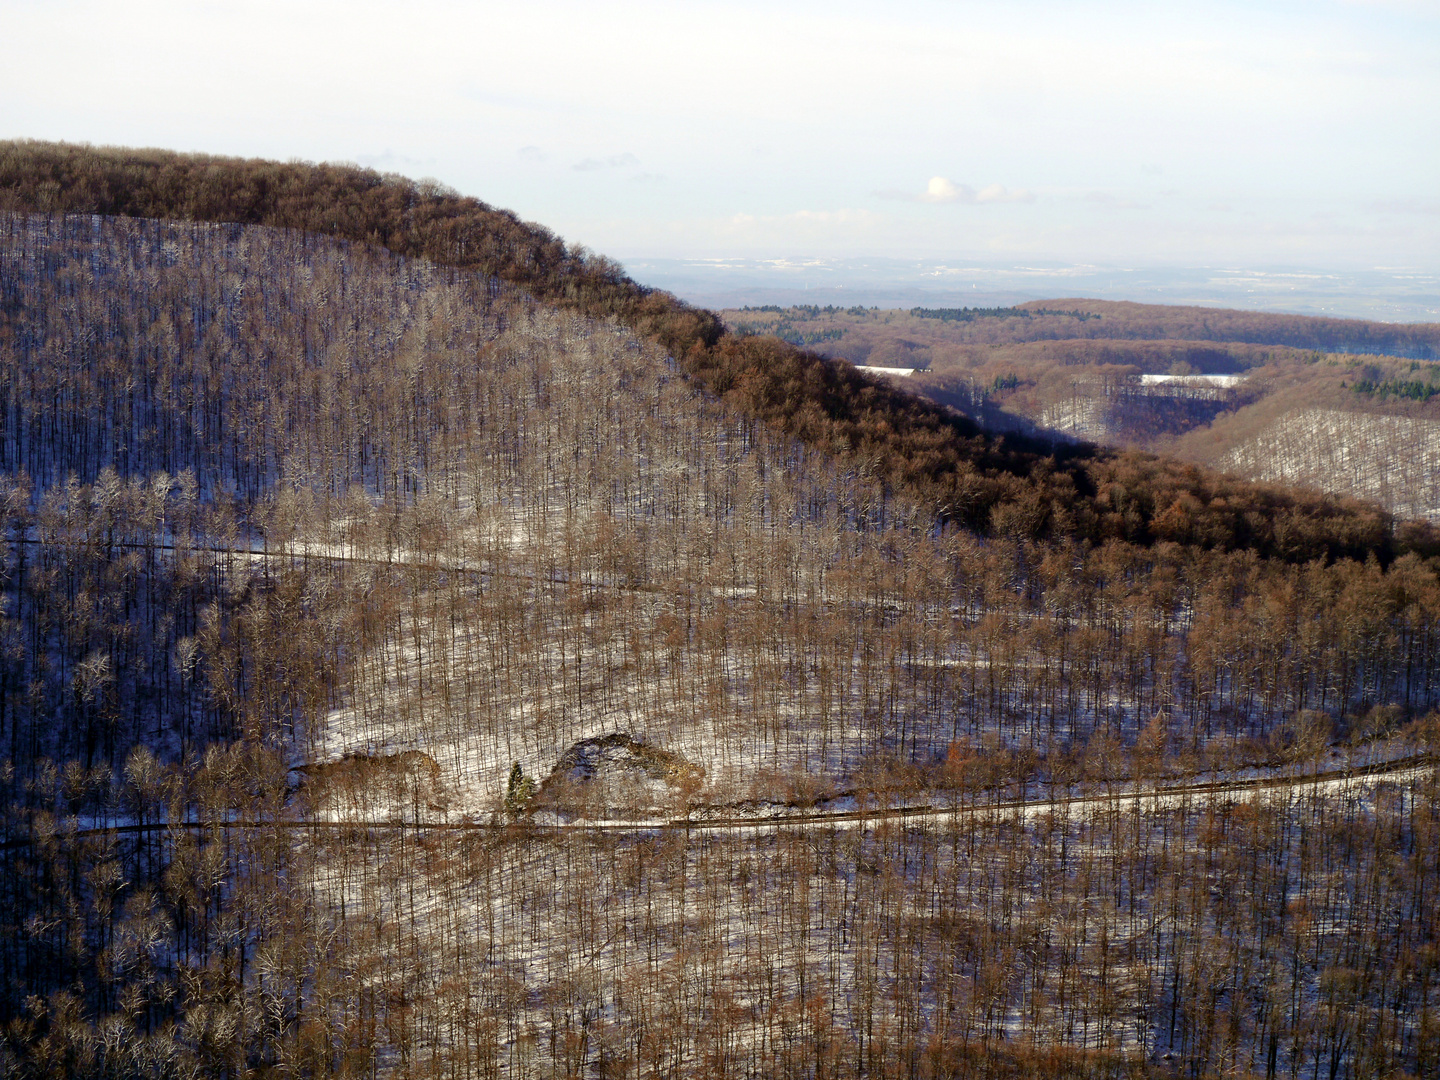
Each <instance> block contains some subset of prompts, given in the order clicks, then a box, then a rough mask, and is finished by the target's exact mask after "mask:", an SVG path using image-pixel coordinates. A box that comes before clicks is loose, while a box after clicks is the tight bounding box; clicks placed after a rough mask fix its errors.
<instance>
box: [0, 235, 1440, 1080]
mask: <svg viewBox="0 0 1440 1080" xmlns="http://www.w3.org/2000/svg"><path fill="white" fill-rule="evenodd" d="M0 363H3V365H4V375H3V380H0V473H3V488H0V501H3V506H4V514H5V517H4V525H3V527H4V530H5V533H4V546H3V554H4V564H3V599H4V606H3V621H0V756H3V757H4V758H6V759H7V760H6V763H5V765H4V768H3V773H0V783H3V785H4V788H5V791H4V804H5V806H6V811H5V819H4V838H3V842H0V897H3V903H0V985H3V994H0V1021H3V1023H4V1041H3V1044H0V1068H3V1069H4V1070H5V1071H6V1074H7V1075H17V1076H27V1077H28V1076H57V1077H58V1076H79V1075H84V1076H97V1077H99V1076H106V1077H110V1076H157V1075H173V1076H197V1075H206V1076H210V1075H214V1076H227V1077H231V1076H233V1077H239V1076H332V1075H334V1076H357V1077H358V1076H378V1075H386V1076H392V1075H393V1076H417V1077H418V1076H459V1077H501V1076H505V1077H549V1076H597V1077H600V1076H603V1077H627V1076H633V1077H650V1076H687V1077H689V1076H693V1077H704V1076H716V1077H720V1076H726V1077H728V1076H753V1077H773V1076H797V1077H799V1076H803V1077H815V1078H820V1077H851V1076H855V1077H861V1076H864V1077H891V1076H894V1077H902V1076H903V1077H949V1076H956V1077H959V1076H977V1077H978V1076H1016V1077H1019V1076H1036V1075H1039V1076H1055V1077H1062V1076H1067V1077H1068V1076H1073V1077H1092V1076H1094V1077H1099V1076H1116V1077H1120V1076H1125V1077H1129V1076H1151V1075H1154V1076H1171V1075H1176V1076H1180V1075H1183V1076H1220V1075H1254V1076H1261V1075H1264V1076H1267V1077H1271V1076H1287V1077H1300V1076H1304V1077H1311V1078H1315V1080H1318V1077H1319V1076H1321V1075H1322V1074H1323V1075H1324V1076H1326V1077H1329V1078H1330V1080H1336V1078H1339V1077H1347V1078H1349V1077H1369V1076H1376V1077H1378V1076H1402V1075H1410V1076H1416V1077H1420V1076H1429V1075H1435V1074H1436V1072H1437V1071H1440V938H1437V934H1440V919H1437V915H1436V902H1435V898H1436V896H1437V894H1440V776H1437V769H1436V765H1435V759H1434V757H1433V754H1434V751H1435V749H1436V746H1435V744H1436V741H1437V738H1440V728H1437V718H1436V716H1435V714H1434V712H1433V710H1434V709H1435V707H1436V705H1437V704H1440V702H1437V698H1440V680H1437V677H1436V676H1437V673H1440V633H1437V631H1440V581H1437V573H1436V564H1435V562H1434V561H1433V560H1431V559H1426V558H1424V557H1423V556H1422V554H1421V553H1417V552H1414V551H1411V552H1408V553H1404V554H1400V555H1398V557H1389V558H1386V559H1385V560H1381V559H1379V558H1375V557H1371V558H1369V559H1368V560H1355V559H1343V558H1342V559H1331V560H1326V559H1323V558H1316V559H1313V560H1311V561H1304V560H1291V561H1283V560H1281V559H1278V558H1264V557H1261V556H1260V555H1258V554H1257V553H1256V552H1255V551H1253V550H1249V549H1246V548H1244V547H1239V546H1235V545H1231V546H1228V547H1227V546H1225V545H1216V546H1212V547H1209V548H1207V547H1202V546H1200V545H1199V544H1191V543H1176V542H1168V541H1161V542H1157V543H1151V544H1144V545H1142V544H1135V543H1129V542H1126V541H1125V540H1123V539H1119V538H1112V539H1109V540H1107V541H1105V542H1103V543H1095V542H1092V541H1091V540H1089V539H1065V538H1063V537H1061V538H1057V537H1055V536H1053V535H1048V534H1047V535H1043V536H1041V534H1040V531H1039V530H1035V529H1027V528H1022V527H1014V528H1008V527H1005V524H1006V521H1007V520H1009V519H1007V517H1006V515H1009V518H1014V519H1018V518H1019V517H1021V516H1023V514H1024V513H1025V512H1026V510H1025V504H1024V503H1023V502H1021V503H1018V504H1016V505H1015V506H1011V507H1005V506H1002V507H1001V508H1000V511H999V512H998V513H997V515H995V516H992V519H991V520H992V523H993V524H994V525H995V526H996V527H995V528H993V529H991V530H988V531H986V532H983V533H982V532H978V531H975V530H973V529H970V528H967V527H965V526H964V524H963V523H962V522H960V521H958V520H956V519H955V518H954V516H950V517H944V516H937V515H936V513H935V512H934V509H933V507H931V506H929V505H927V504H926V503H925V501H924V500H922V499H919V498H914V497H911V496H910V495H907V494H906V492H905V490H904V489H903V488H901V487H899V486H897V485H894V484H890V483H888V482H886V481H885V478H884V477H883V476H881V475H878V473H879V470H878V469H875V468H869V467H867V466H866V465H865V463H864V461H863V460H861V461H857V460H856V459H855V458H854V457H853V456H850V457H847V456H843V455H835V454H829V453H825V452H821V451H820V450H817V449H815V448H813V447H811V446H807V445H806V444H805V443H803V442H801V441H799V440H798V439H796V438H793V437H791V436H790V435H787V434H785V433H783V432H782V431H780V430H778V429H777V426H776V425H774V424H768V423H766V422H764V421H762V420H760V419H757V417H756V415H755V414H754V413H753V412H746V411H742V410H741V409H739V408H737V407H736V404H735V402H734V401H733V400H731V399H728V398H727V399H725V400H721V399H719V398H717V397H716V396H714V395H713V394H711V393H709V392H707V391H706V390H705V388H704V387H703V386H701V385H700V384H699V383H698V382H697V381H696V380H695V379H693V378H692V377H691V376H689V375H687V374H686V373H685V371H684V370H683V368H682V367H681V366H680V365H679V364H678V363H677V362H676V361H675V360H673V359H672V358H671V357H670V356H668V355H667V354H666V352H665V350H663V349H662V348H660V347H659V346H657V345H656V344H654V343H653V342H651V341H649V340H646V339H644V338H641V337H639V336H637V335H636V334H635V332H634V331H633V330H632V329H630V328H628V327H626V326H625V325H622V324H620V323H619V322H615V321H608V322H607V321H604V320H596V319H588V320H587V319H585V318H582V317H581V316H580V315H578V314H575V313H567V312H564V311H560V310H557V309H555V308H552V307H548V306H545V305H543V304H541V303H539V302H537V301H536V300H534V299H533V298H531V297H530V296H527V295H526V294H524V293H522V292H520V291H519V290H517V289H516V288H514V287H513V286H512V285H509V284H506V283H504V282H502V281H501V280H499V279H497V278H494V277H491V276H489V275H486V274H481V273H476V272H473V271H468V270H459V269H453V268H447V267H443V266H436V265H433V264H431V263H428V262H426V261H423V260H420V259H415V258H401V257H398V256H396V255H393V254H390V253H389V252H387V251H385V250H384V249H380V248H375V247H370V246H367V245H363V244H358V243H357V244H346V243H344V242H341V241H337V240H334V239H330V238H324V237H319V236H317V235H315V234H313V233H307V232H300V231H288V230H282V229H269V228H262V227H258V226H239V225H211V224H200V223H188V222H187V223H161V222H155V221H145V220H138V219H130V218H111V217H99V216H91V215H74V214H72V215H60V214H56V215H47V214H17V213H12V214H6V215H4V216H3V217H0ZM819 422H820V421H819V420H816V423H817V424H818V423H819ZM1109 497H1111V498H1112V499H1113V500H1118V505H1119V511H1118V512H1121V513H1123V512H1124V510H1125V505H1124V501H1123V497H1122V496H1121V495H1118V494H1115V493H1114V492H1112V493H1111V495H1110V496H1109ZM1223 501H1224V500H1223V499H1222V500H1221V502H1222V503H1223ZM1201 511H1202V508H1201V507H1200V506H1199V505H1198V504H1196V506H1194V507H1190V506H1188V505H1187V504H1185V503H1184V502H1183V499H1181V498H1179V497H1177V499H1176V503H1175V506H1174V507H1172V508H1171V511H1170V512H1172V513H1173V514H1175V515H1179V516H1182V517H1183V516H1185V515H1187V514H1193V515H1194V516H1196V517H1199V516H1201ZM1255 528H1256V529H1257V530H1258V529H1259V528H1260V526H1259V524H1256V525H1255ZM1392 554H1393V553H1392ZM606 736H610V737H612V738H611V740H610V742H608V743H605V744H604V745H605V746H606V747H608V748H610V749H609V751H607V752H611V753H612V758H610V759H607V760H610V761H612V766H610V767H608V771H607V768H600V769H598V770H592V771H588V772H587V771H586V770H585V769H581V768H578V767H572V765H573V763H574V762H575V761H577V760H579V759H578V758H576V757H575V754H576V752H577V751H576V747H577V745H586V746H588V745H594V746H599V745H600V743H598V742H596V740H602V739H603V738H604V737H606ZM587 741H588V742H587ZM597 752H598V751H597ZM567 754H569V756H568V757H567ZM625 755H628V757H626V756H625ZM614 762H618V764H613V763H614ZM557 765H559V766H560V767H559V768H557ZM1252 780H1253V781H1261V782H1257V783H1255V784H1253V785H1252V786H1248V787H1246V786H1244V783H1245V782H1248V781H1252Z"/></svg>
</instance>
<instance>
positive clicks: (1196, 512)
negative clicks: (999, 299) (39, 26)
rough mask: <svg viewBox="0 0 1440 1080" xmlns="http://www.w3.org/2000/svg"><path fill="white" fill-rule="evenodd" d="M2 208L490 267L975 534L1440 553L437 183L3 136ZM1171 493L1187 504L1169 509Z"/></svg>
mask: <svg viewBox="0 0 1440 1080" xmlns="http://www.w3.org/2000/svg"><path fill="white" fill-rule="evenodd" d="M0 209H11V210H25V211H44V212H49V211H76V212H84V213H105V214H124V215H130V216H138V217H164V218H179V219H188V220H221V221H235V222H241V223H255V224H264V225H270V226H276V227H281V228H295V229H306V230H311V231H318V232H322V233H326V234H328V235H332V236H338V237H341V238H345V239H350V240H354V241H361V242H367V243H377V244H381V245H383V246H385V247H386V248H387V249H388V250H390V251H391V252H393V253H395V254H397V255H403V256H423V257H425V258H428V259H430V260H431V261H433V262H435V263H437V264H440V265H450V266H455V267H458V268H464V269H471V270H476V271H479V272H481V273H484V274H488V275H490V276H493V277H496V278H498V279H500V280H502V281H504V282H507V283H509V284H511V285H513V286H516V287H519V288H521V289H523V290H525V291H527V292H528V293H530V294H531V295H533V296H534V297H536V298H537V299H540V300H542V301H544V302H548V303H553V304H556V305H559V306H561V307H565V308H567V309H570V310H575V311H578V312H580V313H581V314H583V315H585V316H587V317H592V318H615V319H618V320H619V321H620V322H622V323H623V324H625V325H626V326H629V327H630V328H632V330H633V331H634V332H636V333H637V334H639V335H640V336H641V337H643V338H645V339H647V340H650V341H653V342H654V343H656V344H657V345H659V346H660V347H661V348H663V349H665V350H666V351H667V352H668V353H670V354H671V355H672V356H674V357H675V358H676V359H677V361H679V363H680V364H681V366H682V368H683V370H684V371H685V372H686V373H687V374H688V375H689V376H690V377H691V378H694V379H696V380H698V381H699V382H700V383H701V384H702V385H704V386H706V387H707V388H709V389H710V390H711V391H712V392H713V393H715V394H716V395H718V396H722V397H724V398H725V399H726V400H727V401H729V402H731V403H732V404H734V405H736V406H737V407H739V408H741V409H743V410H745V411H747V412H749V413H750V414H751V415H754V416H757V417H758V418H760V419H762V420H764V421H765V422H767V423H769V424H771V425H773V426H774V427H775V428H777V429H778V430H780V431H783V432H785V433H786V434H789V435H792V436H794V437H796V438H799V439H801V440H802V441H803V442H805V443H806V444H807V445H809V446H811V447H813V448H815V449H817V450H820V451H822V452H825V453H830V454H837V455H840V456H842V457H844V458H845V459H846V460H848V461H849V462H850V463H851V465H852V467H854V468H857V469H861V470H863V471H864V472H865V473H866V475H870V476H874V477H876V478H878V479H879V480H881V481H882V482H883V483H885V484H887V485H889V486H890V487H891V488H892V489H895V490H902V489H903V490H904V491H906V492H908V493H909V494H910V495H912V496H913V497H916V498H919V499H922V500H924V501H925V502H926V503H927V504H928V505H929V506H931V507H932V509H933V510H934V511H935V512H936V513H938V514H939V515H940V516H942V517H943V518H946V519H950V520H954V521H956V522H958V523H961V524H964V525H966V526H968V527H970V528H972V529H979V530H982V531H990V532H996V533H1001V532H1011V533H1014V532H1017V531H1018V532H1020V533H1022V534H1024V535H1027V536H1031V537H1044V536H1050V537H1055V538H1062V537H1074V538H1077V539H1082V540H1087V541H1090V542H1092V543H1099V542H1103V541H1104V540H1106V539H1124V540H1126V541H1129V542H1134V543H1154V542H1157V541H1165V540H1174V541H1180V542H1186V543H1198V544H1202V545H1205V546H1218V547H1221V548H1224V549H1241V548H1250V549H1253V550H1256V551H1257V552H1258V553H1260V554H1262V555H1265V556H1279V557H1282V558H1286V559H1291V560H1296V561H1301V562H1303V561H1307V560H1309V559H1313V558H1317V557H1321V558H1335V557H1339V556H1352V557H1364V556H1365V555H1367V554H1370V553H1374V554H1376V555H1377V556H1378V557H1380V558H1381V559H1382V560H1384V561H1389V560H1390V559H1391V558H1393V557H1394V556H1395V555H1396V554H1399V553H1401V552H1403V551H1405V550H1411V549H1414V550H1419V551H1422V552H1429V551H1431V550H1440V544H1437V543H1436V541H1435V538H1434V537H1433V536H1431V535H1430V534H1429V533H1428V532H1425V531H1424V530H1421V531H1419V532H1416V531H1415V530H1413V529H1412V530H1409V531H1406V532H1404V533H1402V534H1400V535H1398V536H1397V535H1396V534H1395V532H1394V530H1393V528H1392V522H1391V521H1390V520H1389V519H1388V518H1387V516H1386V515H1385V514H1384V513H1383V512H1378V511H1377V509H1376V508H1375V507H1373V506H1366V505H1362V504H1357V503H1349V502H1345V501H1343V500H1340V499H1335V498H1326V497H1316V496H1313V495H1307V494H1296V493H1293V492H1287V491H1282V490H1279V489H1275V488H1267V489H1261V488H1257V487H1254V486H1252V485H1244V484H1239V485H1237V484H1235V483H1233V482H1230V481H1227V480H1225V479H1223V478H1222V477H1220V476H1219V475H1215V474H1210V473H1207V472H1205V471H1204V470H1203V469H1196V468H1194V467H1189V468H1176V467H1174V466H1173V465H1172V464H1170V463H1167V462H1165V461H1162V460H1156V459H1152V458H1148V457H1144V456H1140V455H1122V456H1112V455H1108V454H1104V453H1101V454H1096V453H1094V452H1091V451H1088V450H1084V449H1075V448H1072V449H1067V450H1058V449H1057V448H1056V447H1055V446H1053V445H1051V444H1045V443H1035V444H1031V443H1027V442H1026V441H1024V440H1023V439H1020V440H1017V439H1016V438H1014V437H1013V436H1012V437H1010V438H1008V439H997V438H992V437H989V436H986V435H985V434H983V432H981V431H980V429H979V428H978V427H977V426H976V425H975V424H973V423H971V422H969V421H966V420H964V419H963V418H959V417H957V416H956V415H954V414H953V413H951V412H950V411H948V410H946V409H944V408H941V407H938V406H936V405H934V404H932V403H929V402H926V401H924V400H922V399H919V398H916V397H914V396H912V395H909V394H906V393H903V392H901V391H898V390H895V389H894V388H892V387H889V386H886V385H884V384H883V383H880V382H877V381H876V380H873V379H869V378H866V377H864V376H863V375H860V374H858V373H856V372H854V371H853V370H851V369H850V368H848V367H845V366H843V365H842V366H837V365H835V364H833V363H830V362H827V361H826V360H825V359H823V358H822V357H820V356H817V355H815V354H813V353H808V352H805V351H803V350H801V349H798V348H795V347H793V346H790V345H788V344H786V343H784V342H781V341H778V340H776V339H774V338H753V337H741V336H737V335H733V334H728V333H726V331H725V328H724V326H723V324H722V323H721V321H720V319H719V318H718V317H717V316H715V315H713V314H712V313H710V312H704V311H699V310H696V309H694V308H691V307H689V306H688V305H685V304H683V303H681V302H679V301H677V300H676V299H675V298H674V297H671V296H669V295H667V294H663V293H658V292H655V291H652V290H648V289H645V288H643V287H641V286H638V285H636V284H635V283H634V282H632V281H630V280H629V279H628V278H627V277H626V276H625V275H624V274H623V273H622V272H621V270H620V268H619V267H618V266H616V265H615V264H614V263H612V262H610V261H609V260H606V259H604V258H602V257H598V256H592V255H589V254H588V253H586V252H584V251H583V250H581V249H577V248H567V247H566V246H565V245H564V244H563V243H562V242H561V241H560V240H559V239H558V238H556V237H555V236H554V235H553V234H551V233H550V232H548V231H547V230H545V229H543V228H541V227H539V226H534V225H527V224H523V223H521V222H519V221H518V219H517V218H516V217H515V216H514V215H513V214H509V213H507V212H503V211H497V210H494V209H492V208H490V207H488V206H487V205H485V204H484V203H481V202H479V201H478V200H475V199H467V198H461V197H459V196H456V195H454V194H453V193H450V192H448V191H446V190H444V189H442V188H439V187H438V186H436V185H418V184H415V183H413V182H411V181H407V180H403V179H402V178H398V177H382V176H380V175H379V174H377V173H375V172H371V171H366V170H361V169H357V168H351V167H343V166H333V165H318V166H317V165H307V164H293V163H292V164H284V165H282V164H278V163H275V162H264V161H242V160H238V159H222V158H210V157H202V156H185V155H179V154H174V153H169V152H165V151H150V150H146V151H134V150H125V149H115V148H108V149H93V148H89V147H74V146H66V145H63V144H50V143H36V142H9V143H4V144H0ZM1177 506H1183V507H1184V508H1185V512H1184V514H1183V515H1181V514H1178V513H1171V511H1172V509H1174V508H1175V507H1177ZM1166 514H1169V517H1168V518H1166V517H1164V516H1165V515H1166ZM1162 519H1163V523H1162ZM1167 523H1168V524H1167ZM1177 525H1178V526H1181V527H1179V528H1178V531H1177V528H1176V526H1177Z"/></svg>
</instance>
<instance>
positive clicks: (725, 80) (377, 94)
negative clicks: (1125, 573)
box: [0, 0, 1440, 274]
mask: <svg viewBox="0 0 1440 1080" xmlns="http://www.w3.org/2000/svg"><path fill="white" fill-rule="evenodd" d="M0 45H3V49H4V55H5V62H4V63H3V65H0V137H9V138H14V137H29V138H37V139H52V140H66V141H73V142H81V141H84V142H91V143H95V144H122V145H144V146H162V147H168V148H172V149H177V150H197V151H205V152H211V153H218V154H235V155H244V156H262V157H269V158H279V159H291V158H300V159H304V160H311V161H322V160H346V161H356V162H359V163H361V164H362V165H367V166H371V167H374V168H377V169H380V170H382V171H393V172H400V173H404V174H406V175H409V176H413V177H417V178H418V177H434V178H437V179H439V180H440V181H442V182H444V183H445V184H447V185H449V186H451V187H453V188H455V189H457V190H459V191H461V192H463V193H464V194H467V195H475V196H477V197H479V198H482V199H484V200H485V201H487V202H489V203H491V204H493V205H497V206H503V207H507V208H510V209H513V210H514V211H516V212H517V213H519V214H520V215H521V216H522V217H524V218H525V219H527V220H532V221H539V222H541V223H543V224H545V225H547V226H548V227H550V228H551V229H553V230H554V231H556V232H558V233H559V234H561V235H562V236H564V237H565V238H566V239H568V240H571V241H574V242H578V243H582V244H584V245H586V246H587V247H590V248H592V249H594V250H597V251H601V252H604V253H606V254H608V255H611V256H613V257H616V258H620V259H622V260H638V259H647V258H649V259H672V260H673V259H679V260H705V259H710V260H715V259H721V260H723V259H740V260H766V259H781V258H787V259H793V258H798V257H807V258H815V259H855V258H862V257H880V258H888V259H914V260H928V261H930V262H936V261H944V260H970V261H975V262H986V261H987V260H988V261H989V262H992V263H995V264H997V265H999V264H1006V265H1015V264H1023V263H1028V262H1047V261H1048V262H1055V263H1076V262H1078V263H1087V264H1101V265H1136V266H1160V265H1166V266H1209V265H1227V266H1254V267H1263V266H1287V267H1315V268H1324V269H1333V270H1343V271H1356V270H1372V269H1375V268H1381V269H1385V270H1388V271H1396V272H1409V271H1410V270H1419V271H1423V272H1425V273H1427V274H1434V273H1436V272H1437V271H1440V0H1410V2H1406V0H1303V2H1302V0H1296V2H1290V0H1247V2H1245V3H1231V2H1228V0H1212V2H1206V3H1186V2H1183V0H1181V2H1173V3H1171V2H1167V3H1155V2H1154V0H1146V2H1135V3H1131V2H1124V0H1116V2H1103V3H1102V2H1085V0H1071V2H1065V3H1056V2H1046V0H1005V2H991V0H983V2H967V0H947V2H931V0H888V2H886V3H883V4H881V3H877V2H873V0H872V2H869V3H856V2H852V0H826V2H824V3H820V2H809V0H768V2H765V3H753V2H749V0H726V2H724V3H715V2H704V0H665V2H663V3H648V2H628V3H617V2H613V0H584V2H569V0H531V2H529V3H524V4H518V3H514V2H513V0H507V2H505V3H491V2H488V0H469V2H449V0H408V2H407V3H405V4H399V3H376V2H372V0H347V2H345V3H332V2H306V0H285V2H269V0H226V2H207V0H183V2H175V0H101V2H97V0H0Z"/></svg>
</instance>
